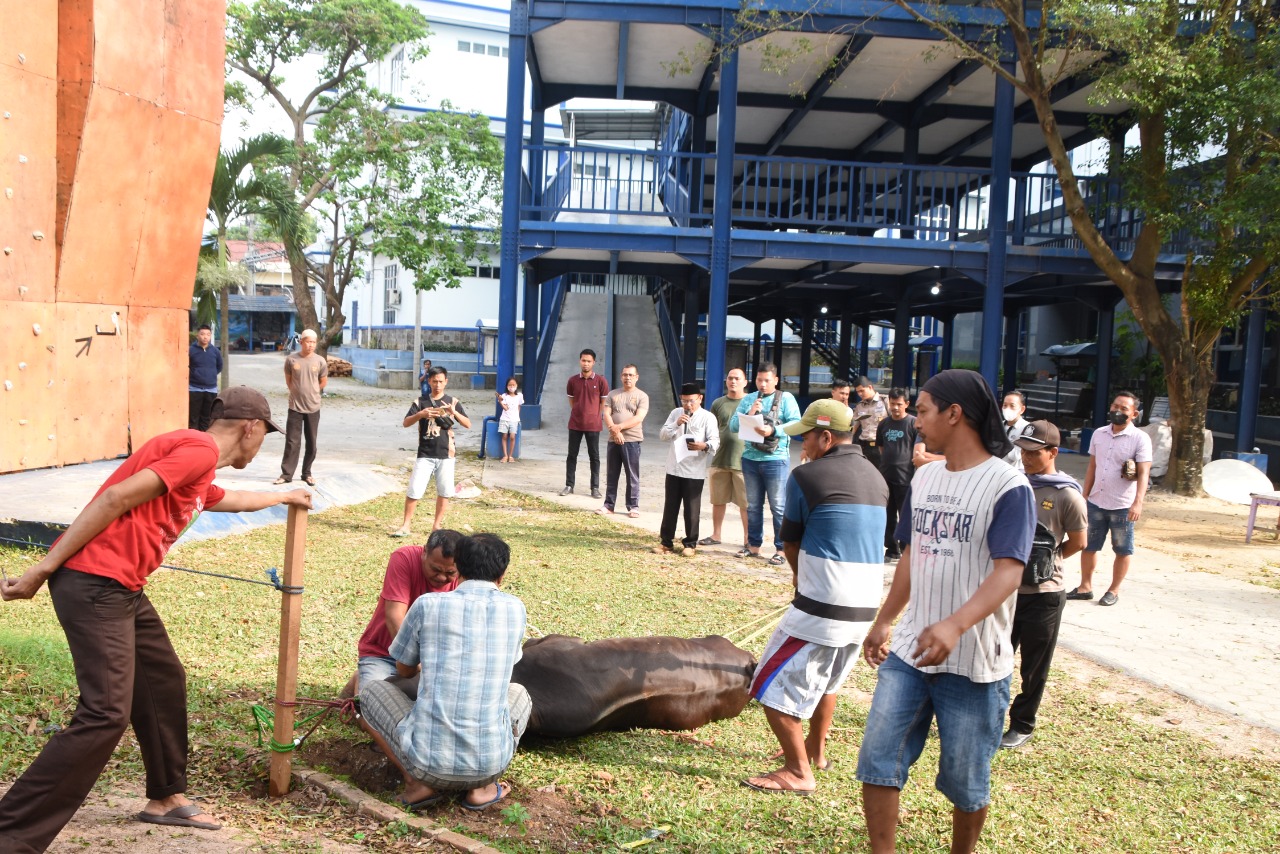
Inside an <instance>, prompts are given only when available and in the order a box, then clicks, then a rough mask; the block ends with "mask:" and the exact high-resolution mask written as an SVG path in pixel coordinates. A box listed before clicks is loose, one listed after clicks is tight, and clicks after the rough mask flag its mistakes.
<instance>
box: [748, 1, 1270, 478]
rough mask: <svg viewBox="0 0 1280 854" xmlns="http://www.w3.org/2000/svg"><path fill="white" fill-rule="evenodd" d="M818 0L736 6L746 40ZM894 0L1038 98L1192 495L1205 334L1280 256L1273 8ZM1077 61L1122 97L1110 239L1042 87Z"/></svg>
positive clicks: (1262, 281)
mask: <svg viewBox="0 0 1280 854" xmlns="http://www.w3.org/2000/svg"><path fill="white" fill-rule="evenodd" d="M824 2H825V0H818V1H817V2H816V3H815V5H814V6H813V7H811V8H810V9H808V10H807V11H806V12H804V13H802V14H801V15H798V16H788V17H786V18H785V19H780V18H779V17H778V16H777V15H774V14H771V13H769V12H767V11H762V10H761V9H759V8H755V7H753V6H748V7H746V9H745V11H744V13H743V15H742V16H741V17H742V21H743V24H742V31H743V32H744V33H746V34H747V35H748V36H749V37H755V36H758V35H760V34H762V33H763V32H767V31H772V30H776V29H787V28H791V27H793V26H794V25H795V23H796V22H797V20H798V19H799V18H802V17H804V16H806V15H810V14H815V13H820V12H821V11H822V8H823V5H824ZM894 2H895V3H897V5H898V6H900V7H901V8H902V9H904V10H906V11H907V12H909V13H910V14H911V15H913V16H915V17H916V18H917V19H918V20H920V21H922V22H924V23H925V24H927V25H928V26H930V27H932V28H933V29H934V30H936V31H937V32H938V33H940V34H941V35H942V36H943V37H944V39H945V40H946V42H947V43H948V44H949V45H950V46H951V48H952V49H955V50H956V51H957V52H958V53H959V54H960V55H962V56H964V57H965V58H971V59H977V60H980V61H981V62H983V63H985V64H986V66H987V67H988V68H990V69H991V70H992V71H993V72H994V73H996V74H997V75H999V76H1000V77H1002V78H1004V79H1005V80H1007V81H1009V83H1011V84H1012V85H1013V86H1014V87H1016V88H1017V90H1018V91H1020V92H1022V93H1023V94H1024V95H1025V96H1026V97H1027V99H1028V100H1029V102H1030V103H1031V105H1032V106H1033V108H1034V109H1035V112H1036V117H1037V118H1038V120H1039V123H1040V130H1041V132H1042V133H1043V135H1044V139H1045V143H1046V146H1047V149H1048V152H1049V159H1050V161H1051V162H1052V164H1053V168H1054V170H1055V172H1056V173H1057V176H1058V179H1059V182H1060V184H1061V189H1062V203H1063V208H1064V210H1065V211H1066V212H1067V214H1068V215H1069V216H1070V218H1071V222H1072V225H1073V227H1074V231H1075V236H1076V237H1077V238H1078V239H1079V240H1080V242H1081V245H1082V246H1084V248H1085V249H1086V250H1087V251H1088V253H1089V255H1090V257H1091V258H1092V259H1093V260H1094V262H1095V263H1096V264H1097V265H1098V267H1099V269H1101V270H1102V272H1103V273H1104V274H1105V275H1106V276H1107V277H1108V278H1110V279H1111V281H1112V282H1114V283H1115V284H1116V285H1117V287H1118V288H1119V289H1120V291H1121V293H1122V294H1123V295H1124V298H1125V300H1126V302H1127V303H1128V305H1129V309H1130V310H1131V311H1132V312H1133V316H1134V318H1135V319H1136V321H1137V322H1138V324H1139V326H1140V327H1141V328H1142V331H1143V333H1144V334H1145V335H1146V337H1147V338H1148V339H1149V340H1150V341H1151V344H1152V346H1153V347H1154V348H1155V350H1156V352H1157V353H1158V354H1159V357H1160V361H1161V363H1162V364H1163V366H1164V373H1165V376H1166V377H1167V381H1168V394H1169V408H1170V413H1171V415H1172V416H1173V420H1174V422H1175V425H1176V428H1175V432H1174V437H1173V457H1172V460H1171V468H1172V469H1173V473H1174V476H1173V478H1172V483H1173V488H1174V490H1175V491H1176V492H1178V493H1180V494H1184V495H1193V494H1198V493H1199V492H1200V488H1201V469H1202V451H1203V441H1204V440H1203V433H1202V430H1203V427H1204V423H1205V414H1206V411H1207V408H1208V400H1209V392H1210V390H1211V388H1212V386H1213V383H1214V371H1213V351H1214V345H1215V344H1216V342H1217V340H1218V338H1219V336H1220V334H1221V332H1222V330H1223V329H1224V327H1226V326H1228V325H1231V324H1232V323H1233V322H1235V321H1236V320H1237V319H1238V318H1239V317H1240V315H1241V313H1242V312H1243V311H1244V310H1245V309H1246V308H1247V307H1248V304H1249V302H1250V300H1252V299H1253V298H1254V297H1256V296H1258V295H1259V294H1260V293H1261V292H1262V291H1263V290H1264V288H1265V286H1266V280H1267V276H1268V275H1269V274H1268V269H1269V268H1270V267H1272V266H1273V265H1275V264H1276V263H1277V262H1278V261H1280V217H1275V216H1273V215H1272V211H1273V209H1274V207H1275V200H1276V199H1277V198H1280V137H1278V136H1277V132H1278V131H1280V75H1277V73H1276V69H1277V68H1278V67H1280V6H1278V5H1277V4H1275V3H1273V2H1271V1H1270V0H1219V1H1218V2H1213V1H1212V0H1125V2H1123V3H1114V2H1110V0H1044V2H1043V3H1036V4H1031V3H1024V2H1022V0H978V2H975V3H973V4H966V5H965V8H966V9H974V8H977V9H984V8H985V9H989V10H994V11H995V12H997V13H998V14H999V15H1000V16H1002V18H1003V20H1002V21H1001V22H1000V23H999V24H997V25H993V26H990V27H986V28H979V29H978V31H977V32H975V30H974V29H973V28H972V27H971V26H962V25H961V24H960V23H959V22H958V21H957V19H956V16H955V15H953V14H952V13H951V12H950V11H949V8H950V7H948V6H946V5H944V4H941V3H924V4H919V3H911V2H908V0H894ZM1042 20H1043V21H1047V22H1048V26H1045V27H1041V26H1040V22H1041V21H1042ZM1006 61H1012V63H1013V64H1014V66H1015V68H1013V69H1011V68H1007V67H1006V66H1005V65H1004V64H1003V63H1004V62H1006ZM1082 66H1089V67H1090V73H1093V74H1095V75H1096V78H1097V84H1098V85H1097V86H1096V87H1095V88H1096V95H1095V101H1096V102H1097V103H1099V104H1102V103H1107V102H1111V103H1115V102H1124V103H1126V104H1128V105H1129V107H1130V111H1129V115H1130V117H1131V120H1132V122H1133V125H1134V126H1135V127H1136V128H1137V132H1138V133H1137V136H1138V144H1137V145H1135V146H1130V147H1128V148H1126V150H1125V152H1124V156H1123V158H1122V162H1121V166H1120V170H1119V172H1120V175H1119V177H1120V178H1121V179H1122V180H1123V182H1124V188H1125V196H1124V198H1125V204H1126V206H1127V207H1130V208H1133V209H1135V210H1136V211H1137V212H1138V213H1139V214H1140V217H1141V219H1140V224H1139V225H1138V228H1137V233H1136V235H1131V234H1126V235H1124V236H1123V237H1122V238H1118V239H1117V238H1115V237H1113V236H1111V235H1109V234H1107V233H1104V232H1103V231H1102V230H1101V229H1100V227H1099V223H1096V222H1095V221H1094V219H1093V216H1094V208H1095V206H1094V205H1092V204H1090V202H1089V200H1088V199H1087V198H1086V195H1087V193H1088V192H1089V190H1088V188H1087V187H1082V182H1081V180H1080V179H1079V176H1077V175H1076V173H1075V170H1074V166H1073V164H1072V162H1071V160H1070V158H1069V156H1068V154H1069V152H1068V149H1067V146H1066V143H1065V141H1064V139H1063V136H1062V131H1061V128H1060V127H1059V125H1058V120H1057V117H1056V115H1055V106H1054V103H1053V93H1054V87H1055V86H1056V84H1058V83H1060V82H1061V81H1062V80H1063V79H1064V78H1065V77H1066V76H1068V75H1071V74H1075V73H1078V72H1079V71H1080V69H1081V67H1082ZM1120 130H1123V128H1120ZM1094 186H1095V187H1096V184H1095V185H1094ZM1095 192H1096V190H1095ZM1175 240H1176V242H1177V243H1178V244H1180V245H1186V246H1189V247H1190V252H1189V253H1188V256H1187V261H1186V265H1185V269H1184V273H1183V278H1182V294H1181V299H1180V300H1178V301H1176V302H1170V303H1166V302H1164V301H1163V300H1162V298H1161V294H1160V291H1159V288H1158V286H1157V281H1156V277H1155V274H1156V265H1157V260H1158V256H1159V255H1160V253H1161V249H1162V247H1164V246H1166V245H1168V244H1169V243H1170V242H1172V241H1175Z"/></svg>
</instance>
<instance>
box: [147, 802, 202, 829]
mask: <svg viewBox="0 0 1280 854" xmlns="http://www.w3.org/2000/svg"><path fill="white" fill-rule="evenodd" d="M203 812H204V808H203V807H199V806H196V805H195V804H187V805H186V806H184V807H174V808H173V809H171V810H169V811H168V812H167V813H164V814H160V813H153V812H140V813H138V815H137V818H138V821H142V822H146V823H147V824H163V825H167V826H168V827H193V828H195V829H196V830H221V829H222V825H220V824H217V823H215V822H211V821H195V820H194V819H192V818H191V816H193V815H200V814H202V813H203Z"/></svg>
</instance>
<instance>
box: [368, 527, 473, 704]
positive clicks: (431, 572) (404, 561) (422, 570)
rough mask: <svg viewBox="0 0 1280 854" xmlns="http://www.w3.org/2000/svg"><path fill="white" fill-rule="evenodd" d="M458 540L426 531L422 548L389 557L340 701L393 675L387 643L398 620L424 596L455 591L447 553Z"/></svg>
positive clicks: (453, 570) (396, 630) (442, 532)
mask: <svg viewBox="0 0 1280 854" xmlns="http://www.w3.org/2000/svg"><path fill="white" fill-rule="evenodd" d="M461 539H462V534H460V533H458V532H457V531H450V530H449V529H448V528H441V529H439V530H437V531H432V532H431V536H430V537H428V538H427V544H426V545H425V546H405V547H404V548H399V549H396V550H395V551H393V552H392V553H391V558H390V559H389V560H388V561H387V575H386V578H385V579H383V582H382V593H381V594H380V595H379V596H378V607H377V608H375V609H374V611H373V617H372V618H371V619H370V620H369V625H368V626H366V627H365V630H364V634H362V635H361V636H360V644H359V646H358V650H359V655H360V659H359V664H358V666H357V670H356V675H355V677H353V678H352V682H351V683H348V686H347V688H346V689H344V690H343V695H344V696H351V695H352V694H353V693H355V691H358V690H363V689H364V687H365V686H366V685H368V684H369V683H370V682H381V681H382V680H384V679H387V678H389V677H391V676H395V675H396V660H395V658H393V657H392V656H391V652H390V649H391V642H392V641H393V640H395V639H396V634H398V633H399V631H400V624H401V623H403V622H404V615H405V614H407V613H408V612H409V606H410V605H412V604H413V603H414V602H415V601H416V600H417V598H418V597H419V596H421V595H423V594H424V593H448V592H449V591H450V590H453V589H455V588H456V587H457V586H458V581H459V579H458V567H457V566H455V565H454V562H453V553H454V549H456V548H457V547H458V541H459V540H461Z"/></svg>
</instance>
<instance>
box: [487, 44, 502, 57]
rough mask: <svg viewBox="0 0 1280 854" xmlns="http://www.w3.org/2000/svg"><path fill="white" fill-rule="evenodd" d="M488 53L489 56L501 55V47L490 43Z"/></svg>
mask: <svg viewBox="0 0 1280 854" xmlns="http://www.w3.org/2000/svg"><path fill="white" fill-rule="evenodd" d="M489 55H490V56H501V55H502V49H501V48H499V47H498V46H497V45H496V44H491V45H489Z"/></svg>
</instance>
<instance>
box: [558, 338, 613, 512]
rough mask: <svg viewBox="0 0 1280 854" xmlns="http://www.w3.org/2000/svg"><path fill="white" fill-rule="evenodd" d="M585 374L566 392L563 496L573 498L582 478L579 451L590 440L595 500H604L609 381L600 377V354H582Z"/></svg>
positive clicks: (573, 378) (571, 382)
mask: <svg viewBox="0 0 1280 854" xmlns="http://www.w3.org/2000/svg"><path fill="white" fill-rule="evenodd" d="M578 367H579V368H580V369H581V373H578V374H575V375H574V376H571V377H569V382H567V383H566V384H565V389H564V392H565V394H567V395H568V396H569V457H568V459H567V460H566V461H565V473H564V489H562V490H560V494H561V495H572V494H573V485H574V481H576V480H577V474H578V448H580V447H581V446H582V440H583V439H584V438H585V439H586V440H587V459H589V460H590V461H591V497H592V498H599V497H600V430H601V427H602V423H603V422H602V420H601V419H602V411H603V404H604V400H605V398H607V397H608V396H609V381H608V380H607V379H605V378H604V377H602V376H600V375H599V374H597V373H596V371H595V368H596V351H595V350H583V351H582V352H581V353H579V354H578Z"/></svg>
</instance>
